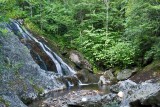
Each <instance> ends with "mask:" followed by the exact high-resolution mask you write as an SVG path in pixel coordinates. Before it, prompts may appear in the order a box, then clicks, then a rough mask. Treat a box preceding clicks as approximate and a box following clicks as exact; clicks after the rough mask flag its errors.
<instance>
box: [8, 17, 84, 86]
mask: <svg viewBox="0 0 160 107" xmlns="http://www.w3.org/2000/svg"><path fill="white" fill-rule="evenodd" d="M8 28H9V29H10V30H12V31H13V32H14V33H15V34H16V35H19V36H20V38H22V39H23V41H25V42H27V41H31V43H33V42H35V43H36V44H38V47H39V48H41V51H42V53H45V54H46V55H47V56H48V57H49V58H50V59H51V61H52V63H54V65H55V67H56V71H57V73H58V74H59V75H61V76H63V75H68V76H72V77H74V78H76V79H77V81H78V84H79V85H83V84H82V82H81V81H80V80H79V79H78V78H77V76H76V75H75V74H76V72H75V71H74V70H73V69H72V68H71V67H69V66H68V65H67V64H66V63H65V62H64V61H63V60H62V59H61V58H60V57H59V56H58V55H57V54H56V53H55V52H53V51H52V50H51V49H50V48H49V47H48V46H47V45H46V44H45V43H43V42H40V41H39V40H38V39H37V38H35V37H34V36H33V35H32V34H31V33H29V32H28V31H27V30H26V29H25V28H23V27H22V26H21V25H20V24H19V22H17V21H16V20H11V23H10V24H9V25H8ZM27 47H28V48H29V49H30V46H27ZM32 49H33V48H32ZM30 50H31V49H30ZM32 53H33V54H34V55H35V56H36V58H35V60H38V61H39V63H38V64H39V65H40V66H41V65H42V66H43V67H42V68H43V69H44V70H47V66H46V64H45V61H43V60H42V58H41V57H40V55H38V54H37V53H36V51H35V52H34V51H33V52H32ZM67 83H68V85H69V86H73V84H72V83H71V82H70V81H67Z"/></svg>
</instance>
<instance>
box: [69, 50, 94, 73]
mask: <svg viewBox="0 0 160 107" xmlns="http://www.w3.org/2000/svg"><path fill="white" fill-rule="evenodd" d="M69 58H70V60H71V61H72V62H73V63H74V64H75V65H76V66H77V67H78V68H79V69H88V70H89V71H92V65H91V64H90V63H89V62H88V61H87V60H86V59H85V58H84V57H83V55H82V54H81V53H80V52H78V51H76V50H72V51H71V52H70V55H69Z"/></svg>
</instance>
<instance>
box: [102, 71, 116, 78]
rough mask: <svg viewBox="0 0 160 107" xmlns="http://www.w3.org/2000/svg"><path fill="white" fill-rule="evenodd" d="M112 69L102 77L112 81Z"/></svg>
mask: <svg viewBox="0 0 160 107" xmlns="http://www.w3.org/2000/svg"><path fill="white" fill-rule="evenodd" d="M112 71H113V70H112V69H110V70H107V71H105V72H104V76H105V77H107V78H108V79H109V80H113V79H114V75H113V74H112Z"/></svg>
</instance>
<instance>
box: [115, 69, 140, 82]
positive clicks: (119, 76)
mask: <svg viewBox="0 0 160 107" xmlns="http://www.w3.org/2000/svg"><path fill="white" fill-rule="evenodd" d="M136 71H137V68H135V69H133V70H131V69H124V70H122V71H120V72H119V73H118V74H117V79H118V80H125V79H128V78H129V77H131V76H132V75H133V73H135V72H136Z"/></svg>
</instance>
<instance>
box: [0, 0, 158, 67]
mask: <svg viewBox="0 0 160 107" xmlns="http://www.w3.org/2000/svg"><path fill="white" fill-rule="evenodd" d="M107 3H108V4H107ZM107 6H109V7H107ZM0 14H1V17H0V19H1V20H4V19H6V18H4V17H3V16H6V17H11V18H16V19H17V18H23V19H25V25H26V26H27V27H28V28H29V29H31V31H33V32H35V33H36V34H38V35H44V36H46V37H47V38H49V39H51V40H52V41H56V42H57V44H58V45H59V46H61V47H62V48H72V49H77V50H79V51H81V52H82V53H83V54H84V55H85V56H86V58H88V60H90V62H91V63H92V64H94V66H95V67H96V65H98V66H99V67H101V68H102V67H103V68H104V69H106V68H109V67H117V66H118V67H130V66H133V65H143V64H144V63H145V60H148V59H153V60H154V59H159V57H160V53H159V41H160V40H159V39H158V38H159V35H160V26H159V25H160V17H159V16H160V1H159V0H109V2H105V0H90V1H88V0H81V1H79V0H54V1H53V0H1V2H0ZM95 69H97V68H95Z"/></svg>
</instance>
